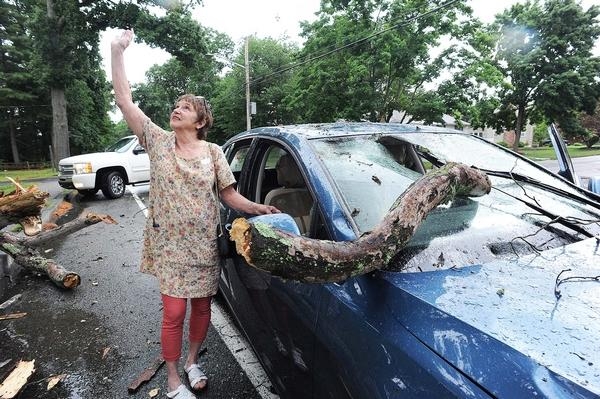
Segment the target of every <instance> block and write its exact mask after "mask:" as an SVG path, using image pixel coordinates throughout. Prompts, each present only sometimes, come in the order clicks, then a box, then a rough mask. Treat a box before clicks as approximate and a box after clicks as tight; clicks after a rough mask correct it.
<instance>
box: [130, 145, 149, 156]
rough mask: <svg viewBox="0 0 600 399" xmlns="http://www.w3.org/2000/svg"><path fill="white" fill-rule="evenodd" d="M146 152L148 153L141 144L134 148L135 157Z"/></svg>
mask: <svg viewBox="0 0 600 399" xmlns="http://www.w3.org/2000/svg"><path fill="white" fill-rule="evenodd" d="M145 152H146V150H145V149H144V147H142V146H141V145H139V144H138V145H136V146H135V147H134V148H133V153H134V154H135V155H138V154H144V153H145Z"/></svg>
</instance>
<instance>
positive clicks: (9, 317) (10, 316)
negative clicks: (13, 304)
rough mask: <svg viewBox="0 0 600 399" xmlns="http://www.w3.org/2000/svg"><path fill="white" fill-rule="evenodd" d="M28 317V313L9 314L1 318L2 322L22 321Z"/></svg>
mask: <svg viewBox="0 0 600 399" xmlns="http://www.w3.org/2000/svg"><path fill="white" fill-rule="evenodd" d="M25 316H27V313H9V314H4V315H1V316H0V320H11V319H20V318H21V317H25Z"/></svg>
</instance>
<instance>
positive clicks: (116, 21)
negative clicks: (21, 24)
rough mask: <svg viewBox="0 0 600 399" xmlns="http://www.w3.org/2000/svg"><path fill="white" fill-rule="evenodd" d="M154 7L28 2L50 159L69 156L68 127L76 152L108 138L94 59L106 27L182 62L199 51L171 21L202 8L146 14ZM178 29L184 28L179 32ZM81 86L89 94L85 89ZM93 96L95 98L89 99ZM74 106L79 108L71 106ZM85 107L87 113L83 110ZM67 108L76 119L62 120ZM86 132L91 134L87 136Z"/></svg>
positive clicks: (98, 0) (191, 31)
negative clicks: (47, 108) (48, 115)
mask: <svg viewBox="0 0 600 399" xmlns="http://www.w3.org/2000/svg"><path fill="white" fill-rule="evenodd" d="M155 3H156V2H155V1H151V0H138V1H137V2H114V1H111V0H94V1H92V0H80V1H71V0H36V1H35V2H32V4H34V5H35V6H36V7H35V10H34V11H32V13H31V14H30V17H31V18H30V22H31V24H30V29H31V32H32V33H33V38H34V42H35V48H36V53H37V54H38V57H37V65H36V67H37V71H38V73H39V75H40V77H41V79H42V82H43V84H44V85H45V86H47V87H48V88H49V91H50V97H51V106H52V112H53V118H52V120H53V126H52V146H53V148H54V153H55V160H58V159H60V158H63V157H65V156H68V155H69V154H70V141H69V132H70V130H71V129H69V126H70V125H71V126H72V127H73V128H74V129H75V130H74V131H73V133H74V140H72V141H73V145H74V146H75V147H76V148H77V149H80V150H85V149H88V148H92V147H94V146H96V145H97V144H98V143H100V142H101V141H102V140H101V139H99V138H98V137H101V136H103V135H110V132H108V131H107V130H106V129H107V128H108V126H110V123H108V122H107V121H106V120H103V117H102V116H105V115H107V113H108V110H109V102H108V101H107V100H106V99H107V98H108V93H109V92H108V90H109V87H108V86H107V85H106V84H105V83H104V82H102V78H101V77H102V76H103V74H102V71H101V68H100V63H99V55H98V43H99V34H100V32H102V31H104V30H105V29H106V28H108V27H121V28H124V27H134V28H136V29H137V30H138V36H140V37H144V38H146V39H147V40H148V43H149V44H151V45H158V46H161V47H163V48H165V49H166V50H167V51H170V52H171V53H172V54H175V55H176V56H177V57H180V58H181V60H182V61H183V62H190V60H191V58H190V54H194V53H195V52H199V51H200V52H202V51H204V48H203V43H204V40H202V38H201V37H198V35H197V33H198V29H196V27H195V26H192V25H189V24H188V25H185V24H179V25H171V22H172V21H173V20H178V19H180V18H182V17H185V16H186V15H188V16H189V11H188V7H189V6H191V5H199V4H202V3H201V1H200V0H187V1H179V2H177V3H176V4H178V5H177V6H176V7H175V8H172V9H169V10H168V11H167V14H166V16H164V17H157V16H155V15H154V14H153V13H152V12H151V9H150V6H154V5H155ZM195 25H196V26H197V24H195ZM181 27H184V28H186V29H184V30H179V28H181ZM105 80H106V78H105V77H104V81H105ZM84 85H85V86H87V87H88V89H89V90H85V89H84ZM96 90H101V92H97V91H96ZM102 90H104V91H102ZM69 93H71V94H77V95H83V96H84V98H81V99H79V98H69V97H68V94H69ZM92 94H93V95H92ZM98 94H100V98H98V99H96V98H94V95H98ZM78 101H80V102H81V103H80V104H75V102H78ZM85 105H87V106H89V107H90V109H84V106H85ZM69 107H70V108H71V110H73V112H74V114H76V115H73V117H69V116H68V110H69ZM94 113H95V114H97V115H96V116H95V115H94ZM101 115H102V116H101ZM92 127H93V128H94V130H91V131H90V130H89V129H91V128H92ZM84 129H85V130H84Z"/></svg>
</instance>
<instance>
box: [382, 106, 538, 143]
mask: <svg viewBox="0 0 600 399" xmlns="http://www.w3.org/2000/svg"><path fill="white" fill-rule="evenodd" d="M442 119H443V121H444V123H443V124H439V123H434V125H436V126H444V127H447V128H450V129H456V130H462V131H464V132H467V133H471V134H472V135H475V136H479V137H481V138H484V139H486V140H488V141H491V142H492V143H499V142H505V143H507V144H509V145H511V144H512V143H513V141H514V139H515V133H514V131H512V130H510V131H505V132H504V133H499V134H497V133H496V131H495V130H494V129H490V128H485V129H473V128H472V127H471V125H470V124H469V123H468V122H465V121H461V123H460V125H461V126H459V125H458V124H457V122H456V119H455V118H453V117H452V116H450V115H447V114H444V115H442ZM409 120H410V115H406V114H405V113H404V112H400V111H397V110H394V111H393V113H392V117H391V118H390V120H389V121H388V122H389V123H408V121H409ZM410 123H413V124H416V125H426V123H425V122H423V121H411V122H410ZM521 142H522V143H525V145H526V146H532V144H533V126H532V125H530V124H527V126H526V127H525V130H524V131H523V132H521Z"/></svg>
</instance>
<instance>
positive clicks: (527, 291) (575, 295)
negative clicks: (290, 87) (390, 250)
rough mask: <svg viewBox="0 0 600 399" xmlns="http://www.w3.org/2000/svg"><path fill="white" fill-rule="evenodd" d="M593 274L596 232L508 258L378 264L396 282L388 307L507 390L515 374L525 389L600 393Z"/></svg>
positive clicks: (598, 254)
mask: <svg viewBox="0 0 600 399" xmlns="http://www.w3.org/2000/svg"><path fill="white" fill-rule="evenodd" d="M599 275H600V248H599V242H598V240H596V239H594V238H591V239H588V240H584V241H581V242H578V243H575V244H571V245H568V246H564V247H561V248H556V249H552V250H548V251H545V252H543V253H541V254H539V255H531V256H526V257H522V258H520V259H514V260H497V261H492V262H489V263H486V264H481V265H475V266H468V267H463V268H454V269H450V270H440V271H433V272H423V273H392V272H382V273H379V276H381V278H383V279H384V280H385V281H386V282H387V283H391V284H392V285H393V286H394V287H395V288H400V290H396V291H397V292H400V296H401V300H400V301H398V302H397V303H394V302H393V301H392V302H391V303H392V305H391V309H389V310H390V312H391V313H392V314H393V315H394V317H395V318H396V319H397V320H398V321H399V322H400V323H401V324H402V325H403V326H404V327H405V328H407V329H408V330H410V331H411V332H412V333H413V334H414V335H415V336H416V337H417V338H418V339H419V340H421V341H422V342H423V343H424V344H425V345H427V346H429V347H430V348H431V349H432V350H434V351H435V352H436V353H438V355H439V356H441V357H443V358H444V359H445V360H446V361H448V362H450V363H452V364H453V365H454V367H456V368H457V369H459V370H461V371H462V372H463V373H465V374H466V375H468V376H469V377H470V378H472V379H473V380H475V381H477V382H478V383H479V384H481V385H482V386H483V387H485V388H486V389H487V390H489V391H490V392H492V393H493V394H494V395H498V396H501V397H507V396H506V395H508V397H510V396H512V397H514V394H515V392H514V390H512V391H511V389H515V384H518V385H519V388H518V389H522V391H521V394H523V395H525V396H535V395H541V396H542V397H547V396H550V397H562V396H563V395H564V393H565V392H571V394H572V393H573V392H578V396H577V397H596V395H600V357H599V356H598V352H597V350H598V344H599V343H600V281H599V280H598V278H596V279H595V280H594V277H597V276H599ZM575 277H585V278H575ZM568 278H571V279H568ZM565 279H566V280H565ZM557 283H559V284H558V285H557ZM555 290H556V292H555ZM387 303H390V301H387ZM395 305H398V306H395ZM499 376H503V377H502V378H499ZM511 380H512V381H513V383H511V382H510V381H511ZM573 383H574V384H573ZM511 385H512V387H511ZM507 389H508V391H507ZM557 392H562V393H563V395H557V394H556V393H557ZM590 392H593V394H590ZM567 396H569V397H570V395H567ZM573 397H574V396H573Z"/></svg>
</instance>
